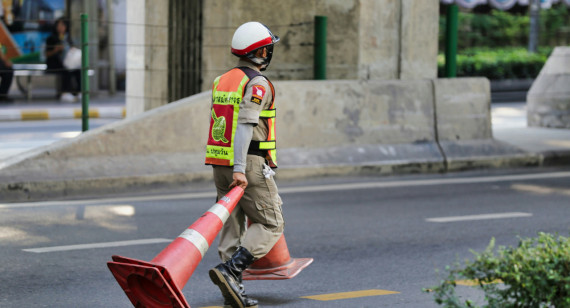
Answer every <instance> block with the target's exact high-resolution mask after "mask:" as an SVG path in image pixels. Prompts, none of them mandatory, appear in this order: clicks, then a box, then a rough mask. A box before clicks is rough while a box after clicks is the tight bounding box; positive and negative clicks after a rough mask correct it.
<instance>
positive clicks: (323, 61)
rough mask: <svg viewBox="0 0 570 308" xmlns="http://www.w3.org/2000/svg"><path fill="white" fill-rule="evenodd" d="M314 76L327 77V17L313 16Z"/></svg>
mask: <svg viewBox="0 0 570 308" xmlns="http://www.w3.org/2000/svg"><path fill="white" fill-rule="evenodd" d="M314 48H315V52H314V62H313V63H314V67H313V69H314V71H313V73H314V78H315V80H325V79H327V17H326V16H315V46H314Z"/></svg>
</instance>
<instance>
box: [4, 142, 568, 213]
mask: <svg viewBox="0 0 570 308" xmlns="http://www.w3.org/2000/svg"><path fill="white" fill-rule="evenodd" d="M567 154H568V155H567V156H564V155H562V156H564V157H565V158H566V160H570V152H569V153H567ZM541 156H542V155H537V154H530V153H527V154H518V155H512V156H495V157H491V158H489V157H485V158H483V157H473V158H470V159H458V160H454V161H453V162H449V163H448V164H445V163H443V162H411V161H408V162H405V161H400V162H393V163H388V162H387V163H374V162H370V163H364V164H360V165H356V164H352V165H327V166H325V165H321V166H318V165H315V166H312V167H309V166H294V167H290V168H280V169H279V171H278V175H277V179H278V180H293V179H299V178H312V177H323V176H325V177H326V176H333V177H334V176H349V175H384V176H386V175H395V174H399V175H402V174H418V173H426V174H427V173H431V174H435V173H445V172H457V171H465V170H476V169H500V168H512V167H540V166H544V165H545V162H544V160H543V157H541ZM561 162H563V161H562V160H558V161H557V163H561ZM552 163H556V162H552ZM549 165H552V164H549ZM208 181H213V178H212V173H211V171H210V170H208V171H186V172H184V171H183V172H180V173H174V172H173V173H162V174H158V173H157V174H146V175H138V176H136V175H123V176H109V177H97V178H67V179H59V180H57V179H56V180H45V181H33V180H32V181H9V182H4V183H0V196H1V197H0V201H1V202H26V201H42V200H58V199H73V198H78V197H81V198H89V197H97V196H101V195H109V194H111V195H112V194H124V193H151V192H153V191H160V190H162V189H165V188H167V189H185V188H187V187H188V186H190V185H192V183H197V182H208Z"/></svg>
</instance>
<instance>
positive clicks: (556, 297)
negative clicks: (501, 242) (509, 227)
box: [429, 233, 570, 308]
mask: <svg viewBox="0 0 570 308" xmlns="http://www.w3.org/2000/svg"><path fill="white" fill-rule="evenodd" d="M494 247H495V240H494V239H492V240H491V243H490V244H489V246H488V247H487V249H486V250H485V251H484V252H483V253H476V252H473V253H474V254H475V260H474V261H469V260H468V261H466V262H465V265H464V267H463V268H461V267H460V266H459V265H456V266H455V267H454V268H453V269H451V268H450V267H447V270H448V271H449V276H448V277H447V278H446V279H445V280H443V281H442V282H441V284H440V285H438V286H436V287H434V288H432V290H429V291H430V292H434V299H435V301H436V303H438V304H440V305H443V306H444V307H476V306H475V304H474V303H473V301H471V300H469V299H467V300H462V299H460V298H459V297H458V296H457V295H456V293H455V287H456V285H457V283H456V282H457V281H458V280H464V279H466V280H472V281H476V282H477V288H479V289H481V290H482V291H483V292H484V293H485V300H486V305H485V306H483V307H507V308H508V307H513V308H515V307H517V308H518V307H556V308H568V307H570V239H569V238H567V237H563V236H554V235H552V234H547V233H539V236H538V238H526V239H521V240H520V242H519V245H518V247H516V248H513V247H508V248H506V247H503V246H499V248H498V249H497V252H496V254H495V253H494V252H493V250H494ZM497 281H500V282H502V283H497Z"/></svg>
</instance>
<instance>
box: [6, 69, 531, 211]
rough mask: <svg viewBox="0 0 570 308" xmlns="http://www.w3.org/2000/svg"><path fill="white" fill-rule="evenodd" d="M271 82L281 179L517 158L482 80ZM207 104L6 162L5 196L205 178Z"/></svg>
mask: <svg viewBox="0 0 570 308" xmlns="http://www.w3.org/2000/svg"><path fill="white" fill-rule="evenodd" d="M275 86H276V90H277V93H278V97H277V102H276V104H277V121H278V122H277V137H278V147H279V152H278V153H279V154H278V155H279V156H278V157H279V164H280V167H279V176H281V177H295V178H299V177H302V176H308V175H324V174H328V175H330V174H347V173H361V172H373V173H375V174H378V173H391V172H396V170H406V171H407V172H442V171H445V170H456V169H461V168H466V164H467V163H466V162H468V166H469V167H474V166H475V167H476V166H486V165H489V164H493V163H495V162H497V161H500V159H497V157H500V156H501V155H506V154H512V153H513V152H515V153H518V152H516V150H513V149H512V148H509V147H506V146H505V145H503V144H500V143H498V142H496V141H494V140H493V139H491V133H490V127H491V122H490V105H489V104H490V99H489V81H488V80H487V79H484V78H465V79H446V80H413V81H410V80H391V81H381V80H362V81H357V80H345V81H342V80H337V81H280V82H276V83H275ZM458 91H460V92H458ZM459 93H461V95H458V94H459ZM210 98H211V92H209V91H208V92H203V93H201V94H198V95H194V96H191V97H189V98H186V99H183V100H180V101H178V102H174V103H171V104H168V105H166V106H162V107H160V108H156V109H153V110H150V111H148V112H145V113H143V114H140V115H138V116H134V117H131V118H128V119H126V120H123V121H120V122H116V123H113V124H110V125H107V126H104V127H101V128H99V129H95V130H92V131H89V132H86V133H84V134H82V135H81V136H79V137H77V138H74V139H72V140H63V141H60V142H57V143H55V144H53V145H49V146H47V147H43V148H39V149H35V150H33V151H31V152H27V153H25V154H23V155H18V156H16V157H12V158H10V159H8V160H4V161H0V196H2V198H5V199H10V200H23V199H27V198H38V196H43V197H46V196H48V197H49V196H51V197H54V196H59V197H62V196H66V195H73V194H74V193H82V194H83V195H84V194H85V192H91V193H94V194H95V193H104V192H107V193H108V192H112V191H121V190H124V189H132V188H133V187H135V188H136V187H138V188H140V189H144V190H145V191H146V190H148V189H151V188H152V187H157V186H161V185H168V186H169V187H175V186H177V185H188V182H189V181H192V180H196V179H209V178H211V168H209V167H207V166H204V164H203V162H204V153H205V142H206V137H207V130H208V121H209V116H210V113H209V106H210ZM438 136H439V137H438ZM519 152H520V151H519ZM474 157H475V158H474ZM490 158H492V160H491V159H490Z"/></svg>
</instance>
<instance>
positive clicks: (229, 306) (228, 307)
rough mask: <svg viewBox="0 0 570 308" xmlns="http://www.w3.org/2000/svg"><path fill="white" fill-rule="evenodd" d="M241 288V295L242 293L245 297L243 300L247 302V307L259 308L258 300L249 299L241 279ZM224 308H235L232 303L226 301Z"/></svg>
mask: <svg viewBox="0 0 570 308" xmlns="http://www.w3.org/2000/svg"><path fill="white" fill-rule="evenodd" d="M239 287H240V290H241V292H240V293H241V296H242V297H243V299H244V301H245V307H248V308H258V306H257V304H258V301H257V300H256V299H253V298H250V297H248V296H247V294H245V287H244V286H243V284H242V283H241V279H240V282H239ZM224 308H233V307H232V303H231V301H227V300H224Z"/></svg>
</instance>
